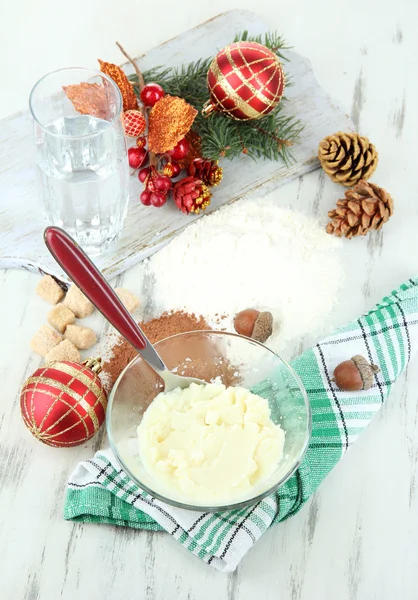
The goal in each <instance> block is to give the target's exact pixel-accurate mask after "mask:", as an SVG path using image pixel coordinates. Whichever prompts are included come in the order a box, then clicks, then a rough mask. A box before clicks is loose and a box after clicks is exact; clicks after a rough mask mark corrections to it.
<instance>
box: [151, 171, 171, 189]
mask: <svg viewBox="0 0 418 600" xmlns="http://www.w3.org/2000/svg"><path fill="white" fill-rule="evenodd" d="M154 187H155V189H156V191H157V192H163V193H165V192H168V191H169V190H170V189H171V188H172V187H173V182H172V181H171V179H170V178H169V177H166V176H165V175H158V177H156V178H155V179H154Z"/></svg>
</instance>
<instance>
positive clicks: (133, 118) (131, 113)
mask: <svg viewBox="0 0 418 600" xmlns="http://www.w3.org/2000/svg"><path fill="white" fill-rule="evenodd" d="M123 116H124V120H125V133H126V135H127V136H128V137H134V138H136V137H138V136H139V135H141V133H144V131H145V128H146V126H147V122H146V120H145V117H144V115H143V114H142V112H141V111H140V110H127V111H126V112H124V113H123Z"/></svg>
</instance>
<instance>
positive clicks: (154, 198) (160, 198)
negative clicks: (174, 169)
mask: <svg viewBox="0 0 418 600" xmlns="http://www.w3.org/2000/svg"><path fill="white" fill-rule="evenodd" d="M149 201H150V204H151V205H152V206H155V208H160V207H161V206H164V204H165V203H166V202H167V194H165V193H164V192H152V194H151V196H150V197H149Z"/></svg>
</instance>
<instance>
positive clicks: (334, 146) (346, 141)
mask: <svg viewBox="0 0 418 600" xmlns="http://www.w3.org/2000/svg"><path fill="white" fill-rule="evenodd" d="M378 157H379V155H378V153H377V151H376V148H375V147H374V146H373V144H371V143H370V142H369V140H368V138H366V137H363V136H361V135H359V134H358V133H343V132H342V131H338V132H337V133H334V135H329V136H328V137H326V138H324V139H323V140H322V142H320V144H319V147H318V158H319V161H320V163H321V166H322V168H323V169H324V171H325V173H326V174H327V175H329V176H330V177H331V179H332V180H333V181H335V182H337V183H341V184H342V185H345V186H346V187H350V186H352V185H354V184H356V183H357V182H358V181H360V179H370V177H371V176H372V175H373V173H374V172H375V170H376V167H377V162H378Z"/></svg>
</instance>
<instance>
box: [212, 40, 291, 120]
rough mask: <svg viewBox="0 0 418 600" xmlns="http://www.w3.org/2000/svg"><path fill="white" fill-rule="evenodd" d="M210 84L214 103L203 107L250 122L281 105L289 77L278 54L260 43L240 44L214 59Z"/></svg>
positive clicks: (231, 45)
mask: <svg viewBox="0 0 418 600" xmlns="http://www.w3.org/2000/svg"><path fill="white" fill-rule="evenodd" d="M207 83H208V88H209V93H210V100H208V102H207V103H206V104H205V106H204V108H203V114H205V115H209V114H210V113H211V112H212V111H214V110H217V111H220V112H222V113H223V114H225V115H228V116H229V117H231V118H233V119H237V120H240V121H248V120H252V119H261V118H262V117H264V116H266V115H268V114H269V113H270V112H271V111H272V110H273V109H274V108H275V107H276V106H277V105H278V104H279V102H280V100H281V97H282V95H283V90H284V87H285V77H284V73H283V69H282V65H281V63H280V60H279V59H278V57H277V56H276V54H275V53H274V52H273V51H272V50H269V49H268V48H266V47H265V46H262V45H261V44H257V43H256V42H236V43H234V44H230V45H229V46H226V47H225V48H223V50H221V51H220V52H218V54H217V55H216V56H215V58H214V59H213V61H212V63H211V65H210V67H209V71H208V75H207Z"/></svg>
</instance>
